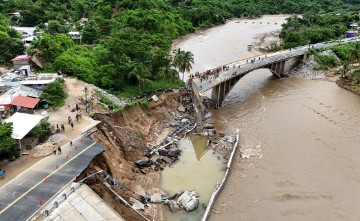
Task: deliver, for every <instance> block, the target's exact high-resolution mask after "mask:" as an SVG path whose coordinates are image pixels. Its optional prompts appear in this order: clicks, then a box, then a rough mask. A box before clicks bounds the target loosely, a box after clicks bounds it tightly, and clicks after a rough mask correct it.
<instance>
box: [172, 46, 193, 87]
mask: <svg viewBox="0 0 360 221" xmlns="http://www.w3.org/2000/svg"><path fill="white" fill-rule="evenodd" d="M191 64H194V55H193V54H192V53H191V52H190V51H182V50H180V48H179V49H178V50H177V51H176V54H175V58H174V65H175V67H177V68H178V69H179V71H180V72H181V73H182V74H183V77H182V80H184V75H185V71H186V72H190V70H191V68H192V66H191Z"/></svg>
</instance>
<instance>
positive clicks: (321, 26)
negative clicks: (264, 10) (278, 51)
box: [280, 13, 360, 48]
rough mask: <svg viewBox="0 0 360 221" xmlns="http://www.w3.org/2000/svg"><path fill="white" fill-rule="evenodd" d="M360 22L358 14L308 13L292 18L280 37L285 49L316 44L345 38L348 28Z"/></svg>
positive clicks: (284, 25) (284, 26)
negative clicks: (353, 23)
mask: <svg viewBox="0 0 360 221" xmlns="http://www.w3.org/2000/svg"><path fill="white" fill-rule="evenodd" d="M359 20H360V18H359V14H358V13H344V14H337V15H335V14H334V13H327V14H321V15H319V14H316V13H306V14H304V16H303V17H302V18H301V17H298V16H292V17H290V18H289V19H288V20H287V23H285V24H283V28H282V31H281V34H280V37H281V38H283V45H282V46H283V47H284V48H293V47H296V46H300V45H306V44H314V43H317V42H324V41H328V40H332V39H338V38H344V37H345V32H346V31H347V30H348V26H349V25H350V24H351V23H352V22H358V21H359Z"/></svg>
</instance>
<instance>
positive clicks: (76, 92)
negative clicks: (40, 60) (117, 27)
mask: <svg viewBox="0 0 360 221" xmlns="http://www.w3.org/2000/svg"><path fill="white" fill-rule="evenodd" d="M85 86H86V87H87V88H88V95H89V96H88V98H89V97H90V95H91V94H94V91H93V86H92V85H89V84H86V83H84V82H82V81H79V80H77V79H74V78H65V91H66V92H67V93H68V95H69V96H68V98H67V99H66V101H65V105H64V106H63V107H61V108H59V109H56V110H50V111H48V115H49V122H50V123H51V125H54V126H56V124H59V125H61V124H64V125H65V131H64V132H60V134H61V135H64V136H61V137H62V140H60V143H59V145H61V146H62V145H64V144H66V143H68V142H69V138H71V139H74V138H76V137H78V136H80V135H81V134H82V133H83V132H85V131H87V130H89V129H90V128H92V127H94V126H95V125H96V124H97V123H98V121H95V120H93V119H92V118H91V117H90V116H89V115H88V114H86V112H85V105H84V102H82V103H80V111H81V112H82V118H81V119H80V121H79V122H76V118H75V115H76V112H71V111H70V107H74V106H75V104H76V102H77V101H78V100H79V99H80V100H85V92H84V89H85ZM69 105H70V107H69ZM42 111H44V110H42V109H41V110H38V111H37V113H38V114H39V113H41V112H42ZM68 116H71V117H72V119H73V122H74V129H71V127H70V125H69V124H68V122H67V118H68ZM39 149H42V150H39ZM52 150H53V145H52V144H51V143H49V144H48V145H38V146H36V147H35V148H34V149H32V150H31V151H30V152H29V155H23V156H21V157H20V158H19V159H17V160H15V161H8V160H5V161H2V162H0V169H2V170H5V171H6V174H7V175H6V178H5V179H0V187H1V186H3V185H5V184H6V183H8V182H9V181H10V180H11V179H13V178H14V177H16V176H17V175H18V174H20V173H21V172H23V171H25V170H26V169H27V168H29V167H30V166H31V165H33V164H35V163H36V162H38V161H40V160H41V159H42V158H43V157H44V155H45V156H46V155H48V154H51V153H52ZM35 152H41V153H42V154H41V155H42V156H37V157H34V155H36V154H35Z"/></svg>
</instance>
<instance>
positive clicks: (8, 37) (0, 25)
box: [0, 14, 25, 63]
mask: <svg viewBox="0 0 360 221" xmlns="http://www.w3.org/2000/svg"><path fill="white" fill-rule="evenodd" d="M0 42H1V43H0V63H5V62H6V61H7V62H9V60H10V59H12V58H14V57H16V56H17V55H19V54H22V53H23V52H24V50H25V46H24V44H23V43H22V41H21V35H20V34H19V33H18V32H17V31H15V29H12V28H10V27H9V21H8V18H7V17H6V16H5V15H3V14H0Z"/></svg>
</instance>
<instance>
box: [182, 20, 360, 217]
mask: <svg viewBox="0 0 360 221" xmlns="http://www.w3.org/2000/svg"><path fill="white" fill-rule="evenodd" d="M284 18H285V16H266V17H263V18H261V19H257V20H247V23H245V20H238V21H231V22H229V23H227V24H226V25H223V26H220V27H216V28H213V29H210V30H208V31H205V32H203V33H201V34H200V35H194V36H191V37H189V38H188V39H186V40H183V41H182V42H180V43H179V44H178V45H177V46H178V47H181V49H183V50H189V51H192V52H193V53H194V58H195V62H196V63H195V64H194V71H203V70H205V69H207V68H210V67H215V66H219V65H221V64H226V63H229V62H232V61H235V60H238V59H241V58H245V57H249V56H252V55H255V54H257V53H259V52H256V51H253V52H248V51H247V50H246V45H247V44H252V43H254V41H255V38H256V37H259V35H262V34H265V33H268V32H271V31H276V30H279V29H280V28H281V27H280V25H279V24H281V23H282V22H283V21H284ZM253 21H254V22H255V23H254V24H253V23H252V22H253ZM274 21H276V22H277V25H275V23H274ZM260 22H262V23H263V24H262V25H260ZM266 22H270V24H264V23H266ZM213 118H214V122H215V124H216V127H217V129H218V130H221V131H225V132H227V133H234V131H235V130H236V128H239V129H240V145H239V149H240V150H241V152H243V153H244V155H245V156H247V157H249V158H241V155H240V151H238V152H237V154H236V157H235V162H234V164H233V168H232V169H231V173H230V176H229V179H228V181H227V183H226V185H225V188H224V189H223V191H222V192H221V194H220V196H219V198H218V199H217V202H216V203H215V207H214V209H213V211H212V215H211V218H210V220H254V221H261V220H266V221H268V220H276V221H282V220H284V221H289V220H334V221H335V220H336V221H338V220H346V221H348V220H359V219H360V149H359V148H360V136H359V135H360V97H359V96H357V95H354V94H352V93H351V92H348V91H346V90H344V89H342V88H339V87H338V86H337V85H336V84H335V83H333V82H329V81H325V80H304V79H297V78H293V77H289V78H286V79H282V80H277V79H274V78H273V77H272V75H271V73H270V72H269V71H268V70H265V69H263V70H257V71H254V72H252V73H250V74H248V75H247V76H245V77H244V78H242V79H241V80H240V81H239V82H238V84H237V85H235V87H234V88H233V89H232V91H231V92H230V94H229V95H228V97H227V98H226V100H225V102H224V106H223V107H222V108H220V109H218V110H216V111H214V112H213ZM245 153H246V154H245ZM244 155H243V156H244Z"/></svg>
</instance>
